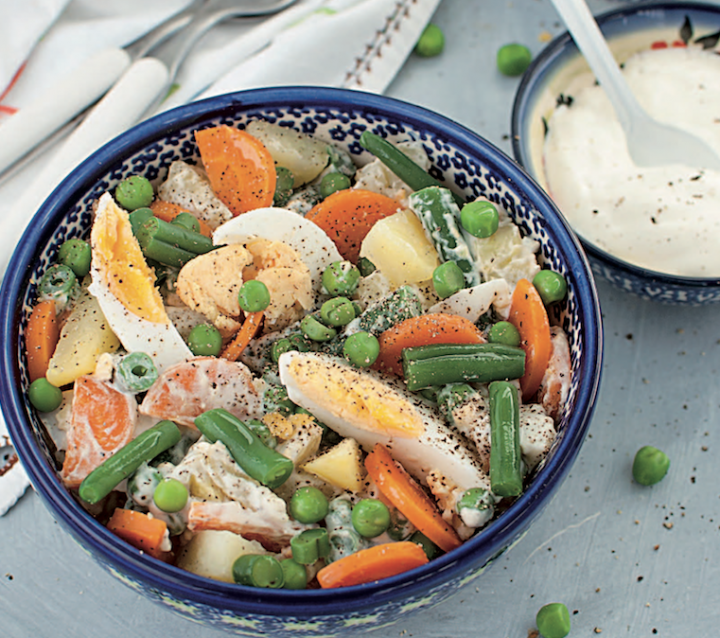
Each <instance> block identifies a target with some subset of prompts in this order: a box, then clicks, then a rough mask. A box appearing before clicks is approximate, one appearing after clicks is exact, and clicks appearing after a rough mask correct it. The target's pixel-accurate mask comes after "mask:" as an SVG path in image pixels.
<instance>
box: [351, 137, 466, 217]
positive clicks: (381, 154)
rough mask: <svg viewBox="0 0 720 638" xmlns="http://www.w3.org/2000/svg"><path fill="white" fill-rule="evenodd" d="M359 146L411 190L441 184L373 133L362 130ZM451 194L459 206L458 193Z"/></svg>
mask: <svg viewBox="0 0 720 638" xmlns="http://www.w3.org/2000/svg"><path fill="white" fill-rule="evenodd" d="M360 146H362V147H363V148H364V149H365V150H367V151H370V153H372V154H373V155H374V156H375V157H377V158H378V159H379V160H380V161H381V162H382V163H383V164H385V166H387V167H388V168H389V169H390V170H391V171H392V172H393V173H395V175H397V176H398V177H399V178H400V179H401V180H402V181H403V182H405V183H406V184H407V185H408V186H409V187H410V188H411V189H412V190H413V191H419V190H421V189H423V188H426V187H428V186H442V184H441V183H440V182H439V181H438V180H436V179H435V178H434V177H433V176H432V175H430V173H428V172H427V171H426V170H425V169H424V168H422V166H418V165H417V164H416V163H415V162H413V161H412V160H411V159H410V158H409V157H408V156H407V155H405V153H403V152H402V151H401V150H400V149H399V148H397V147H396V146H394V145H393V144H391V143H390V142H388V141H387V140H385V139H383V138H382V137H380V136H379V135H375V133H371V132H370V131H363V133H362V135H361V136H360ZM452 196H453V199H454V200H455V202H456V203H457V204H458V205H459V206H462V205H463V204H464V203H465V201H464V200H463V198H462V197H460V195H457V194H456V193H452Z"/></svg>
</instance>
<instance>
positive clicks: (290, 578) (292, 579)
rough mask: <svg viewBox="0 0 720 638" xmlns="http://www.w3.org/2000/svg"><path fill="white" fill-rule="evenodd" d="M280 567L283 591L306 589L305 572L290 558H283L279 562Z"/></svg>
mask: <svg viewBox="0 0 720 638" xmlns="http://www.w3.org/2000/svg"><path fill="white" fill-rule="evenodd" d="M280 567H281V568H282V570H283V575H284V576H285V584H284V585H283V589H305V588H306V587H307V570H306V569H305V566H304V565H301V564H300V563H298V562H297V561H296V560H293V559H292V558H285V559H284V560H281V561H280Z"/></svg>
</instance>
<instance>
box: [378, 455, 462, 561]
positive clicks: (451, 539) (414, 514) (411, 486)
mask: <svg viewBox="0 0 720 638" xmlns="http://www.w3.org/2000/svg"><path fill="white" fill-rule="evenodd" d="M365 468H366V469H367V471H368V474H369V476H370V478H372V480H373V481H375V485H376V486H377V488H378V490H380V492H382V493H383V494H384V495H385V496H386V497H387V499H388V500H389V501H390V502H391V503H392V504H393V505H394V506H395V507H397V508H398V510H400V511H401V512H402V513H403V514H404V515H405V517H406V518H407V519H408V520H409V521H410V522H411V523H412V524H413V525H415V527H417V528H418V529H419V530H420V531H421V532H422V533H423V534H425V536H427V537H428V538H429V539H430V540H431V541H432V542H433V543H435V544H436V545H437V546H438V547H440V548H441V549H442V550H443V551H446V552H449V551H450V550H453V549H455V548H456V547H460V545H462V541H461V540H460V538H458V535H457V533H456V532H455V530H454V529H453V528H452V527H451V526H450V525H449V524H448V523H447V522H446V521H445V520H444V519H443V517H442V516H441V515H440V512H439V511H438V509H437V507H436V506H435V503H433V502H432V500H431V499H430V497H429V496H428V495H427V494H425V492H423V490H422V488H421V487H420V486H419V485H418V484H417V483H416V482H415V480H414V479H413V478H412V477H411V476H410V475H409V474H408V473H407V472H406V471H405V470H404V469H403V468H402V467H400V465H399V464H398V463H396V462H395V461H394V460H393V458H392V456H390V452H388V450H387V448H386V447H385V446H384V445H382V444H381V443H377V444H375V447H374V448H373V449H372V451H371V452H370V454H368V455H367V457H366V458H365Z"/></svg>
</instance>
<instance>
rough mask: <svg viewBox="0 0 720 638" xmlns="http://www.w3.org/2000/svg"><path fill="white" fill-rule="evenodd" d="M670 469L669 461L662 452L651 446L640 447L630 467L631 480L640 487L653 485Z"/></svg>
mask: <svg viewBox="0 0 720 638" xmlns="http://www.w3.org/2000/svg"><path fill="white" fill-rule="evenodd" d="M669 469H670V459H669V458H668V456H667V454H665V452H663V451H662V450H658V449H657V448H656V447H653V446H652V445H646V446H644V447H641V448H640V449H639V450H638V451H637V452H636V453H635V458H634V460H633V465H632V473H633V478H634V479H635V482H636V483H640V485H655V483H659V482H660V481H662V480H663V478H665V475H666V474H667V472H668V470H669Z"/></svg>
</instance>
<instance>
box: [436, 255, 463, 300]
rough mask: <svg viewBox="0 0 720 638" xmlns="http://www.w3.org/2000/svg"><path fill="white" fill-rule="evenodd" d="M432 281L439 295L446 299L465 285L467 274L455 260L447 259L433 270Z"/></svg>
mask: <svg viewBox="0 0 720 638" xmlns="http://www.w3.org/2000/svg"><path fill="white" fill-rule="evenodd" d="M432 282H433V288H435V293H436V294H437V296H438V297H440V299H445V298H447V297H449V296H450V295H454V294H455V293H456V292H458V291H460V290H462V289H463V288H464V287H465V275H464V274H463V271H462V270H460V266H458V265H457V264H456V263H455V262H454V261H446V262H445V263H444V264H440V265H439V266H438V267H437V268H436V269H435V270H434V271H433V276H432Z"/></svg>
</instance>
